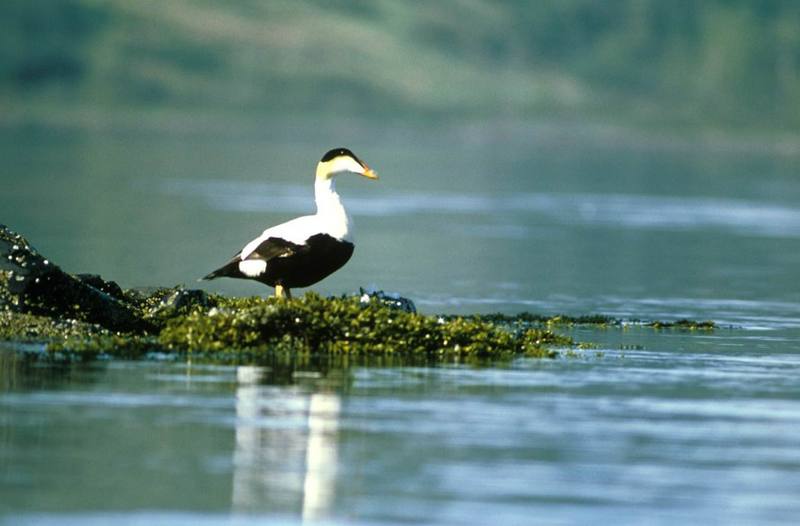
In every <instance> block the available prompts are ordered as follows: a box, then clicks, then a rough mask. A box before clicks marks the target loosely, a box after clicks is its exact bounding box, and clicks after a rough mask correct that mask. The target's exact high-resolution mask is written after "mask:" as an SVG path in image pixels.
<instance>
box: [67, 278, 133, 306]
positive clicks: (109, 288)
mask: <svg viewBox="0 0 800 526" xmlns="http://www.w3.org/2000/svg"><path fill="white" fill-rule="evenodd" d="M75 277H76V278H78V279H79V280H81V281H82V282H84V283H86V284H87V285H91V286H92V287H94V288H96V289H97V290H99V291H102V292H105V293H106V294H108V295H109V296H111V297H113V298H116V299H118V300H120V301H125V293H124V292H122V287H120V286H119V285H117V283H116V282H115V281H106V280H104V279H103V278H101V277H100V276H99V275H98V274H75Z"/></svg>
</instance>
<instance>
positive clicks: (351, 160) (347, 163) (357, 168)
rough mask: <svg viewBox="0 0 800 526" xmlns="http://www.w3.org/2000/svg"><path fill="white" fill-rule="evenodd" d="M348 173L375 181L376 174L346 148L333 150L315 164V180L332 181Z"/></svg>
mask: <svg viewBox="0 0 800 526" xmlns="http://www.w3.org/2000/svg"><path fill="white" fill-rule="evenodd" d="M344 172H350V173H354V174H358V175H363V176H364V177H366V178H368V179H377V178H378V174H376V173H375V171H374V170H373V169H372V168H370V167H369V166H367V163H365V162H364V161H362V160H361V159H359V158H358V157H356V155H355V154H354V153H353V152H351V151H350V150H348V149H347V148H334V149H333V150H330V151H329V152H328V153H326V154H325V155H323V156H322V159H320V161H319V164H317V180H320V179H323V180H328V179H332V178H333V177H334V176H336V175H339V174H340V173H344Z"/></svg>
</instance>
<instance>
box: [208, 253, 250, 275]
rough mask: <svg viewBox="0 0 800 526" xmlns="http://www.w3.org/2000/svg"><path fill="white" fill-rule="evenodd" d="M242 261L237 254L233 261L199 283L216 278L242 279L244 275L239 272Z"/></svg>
mask: <svg viewBox="0 0 800 526" xmlns="http://www.w3.org/2000/svg"><path fill="white" fill-rule="evenodd" d="M240 261H241V260H240V259H239V255H238V254H237V255H236V256H235V257H234V258H233V259H231V260H230V261H228V262H227V263H225V264H224V265H223V266H221V267H219V268H218V269H217V270H215V271H214V272H211V273H210V274H208V275H206V276H203V277H202V278H200V279H199V280H198V281H203V280H210V279H216V278H226V277H227V278H238V277H241V275H242V273H241V271H239V262H240Z"/></svg>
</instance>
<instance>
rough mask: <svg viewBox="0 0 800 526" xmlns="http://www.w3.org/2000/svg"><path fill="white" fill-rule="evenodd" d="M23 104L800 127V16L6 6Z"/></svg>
mask: <svg viewBox="0 0 800 526" xmlns="http://www.w3.org/2000/svg"><path fill="white" fill-rule="evenodd" d="M0 35H2V36H0V101H2V102H3V103H4V105H6V106H7V107H11V108H15V109H19V108H25V107H36V106H37V105H43V104H44V105H51V106H57V107H60V108H69V107H73V106H74V107H82V108H86V107H89V108H99V109H102V110H103V111H117V110H119V111H122V110H126V109H127V110H132V109H137V108H146V109H170V111H184V110H186V111H199V110H203V111H234V112H242V113H251V112H264V113H275V112H281V113H291V114H309V113H312V112H320V111H322V112H327V113H334V114H341V113H344V114H360V113H362V112H363V113H370V114H374V113H375V112H381V113H386V114H387V115H398V114H401V115H409V116H412V117H426V116H436V117H439V116H450V115H459V116H461V115H466V116H470V117H483V116H487V115H500V116H508V115H512V116H523V117H525V116H534V115H536V116H539V115H548V116H568V117H572V116H582V117H585V116H590V117H600V118H604V119H611V120H620V119H622V120H625V121H634V122H642V123H649V124H653V123H665V124H667V125H671V124H680V125H687V124H688V125H705V124H711V125H714V126H720V125H722V126H731V125H732V126H741V127H746V126H756V127H766V128H773V129H774V128H783V129H792V130H794V129H797V128H798V127H800V3H797V2H793V1H778V0H775V1H767V0H764V1H755V0H751V1H745V0H729V1H724V0H708V1H705V2H694V1H691V0H674V1H670V2H664V1H662V0H608V1H602V2H600V1H590V0H543V1H538V2H495V1H491V0H451V1H446V2H445V1H442V2H396V1H392V0H373V1H341V0H340V1H328V2H325V1H321V0H320V1H310V0H307V1H283V2H281V1H269V2H263V1H255V0H240V1H237V2H214V1H210V0H192V1H190V0H170V1H167V2H165V1H152V0H151V1H144V0H137V1H135V2H131V1H122V0H118V1H114V0H108V1H104V0H60V1H55V0H5V1H4V2H2V4H1V5H0Z"/></svg>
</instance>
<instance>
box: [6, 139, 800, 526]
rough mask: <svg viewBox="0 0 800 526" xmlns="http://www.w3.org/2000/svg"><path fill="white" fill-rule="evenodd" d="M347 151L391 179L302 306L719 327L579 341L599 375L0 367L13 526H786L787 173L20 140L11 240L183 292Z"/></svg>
mask: <svg viewBox="0 0 800 526" xmlns="http://www.w3.org/2000/svg"><path fill="white" fill-rule="evenodd" d="M331 128H332V129H333V128H334V127H333V126H331ZM330 137H338V138H339V139H338V140H339V141H340V142H341V143H342V144H344V145H348V146H350V147H352V148H353V150H354V151H355V152H356V153H357V154H359V155H361V156H362V157H363V158H364V159H365V160H366V161H367V162H369V163H370V164H371V165H373V166H374V167H375V168H376V169H377V170H378V171H379V172H380V174H381V176H382V179H381V181H379V182H378V183H374V184H373V183H370V182H366V181H362V180H357V179H356V178H351V179H343V180H341V181H340V184H339V189H340V192H341V193H342V195H343V198H344V200H345V204H346V205H347V206H348V207H349V208H350V210H351V212H352V214H353V216H354V219H355V221H356V224H357V239H358V241H357V248H356V254H355V256H354V258H353V260H352V261H351V262H350V263H349V264H348V266H347V267H345V269H343V270H342V271H341V272H339V273H337V274H336V275H334V276H332V277H331V278H329V279H328V280H326V281H325V282H323V283H322V284H320V285H319V286H318V287H315V290H318V291H320V292H322V293H330V294H339V293H342V292H349V291H354V290H356V289H357V288H358V287H359V286H371V287H376V288H382V289H385V290H389V291H397V292H400V293H402V294H404V295H406V296H409V297H411V298H413V299H414V300H415V301H416V302H417V304H418V306H419V307H420V309H421V310H423V311H425V312H455V313H458V312H490V311H504V312H518V311H521V310H531V311H535V312H541V313H557V312H566V313H569V314H587V313H605V314H611V315H616V316H621V317H625V318H645V319H653V318H658V319H676V318H681V317H691V318H699V319H713V320H716V321H717V322H719V323H721V324H723V325H724V327H723V328H722V329H719V330H716V331H714V332H713V333H683V332H677V331H665V332H655V331H652V330H649V329H642V328H628V329H625V330H622V329H608V330H590V329H575V330H574V336H575V337H576V338H578V339H579V340H582V341H591V342H595V343H597V346H598V348H597V349H596V350H594V349H593V350H590V351H584V352H581V353H580V354H579V356H577V357H562V358H559V359H557V360H548V361H539V360H518V361H515V362H513V363H510V364H496V365H494V366H491V367H485V368H474V367H467V366H457V365H448V366H441V367H433V368H431V367H419V366H412V365H409V364H402V363H391V364H354V363H350V364H347V363H329V362H325V363H316V362H315V363H293V364H285V363H282V364H268V365H263V366H241V367H218V366H205V365H197V364H186V363H171V362H155V361H154V362H142V363H127V362H98V363H93V364H85V365H72V366H52V365H51V366H47V365H42V364H33V363H30V362H29V361H27V360H26V359H25V358H24V356H22V355H20V354H18V353H14V352H13V351H11V350H10V349H8V348H7V347H8V345H6V346H5V347H6V348H5V350H3V351H0V388H1V389H0V522H5V523H8V524H65V523H66V524H87V523H88V524H106V523H108V522H109V521H110V520H114V521H117V522H120V523H136V524H138V523H148V524H149V523H163V522H171V523H185V524H198V523H199V524H204V523H207V524H216V523H232V524H240V523H241V524H250V523H253V524H256V523H257V524H283V523H299V522H302V521H306V522H316V521H321V522H322V523H333V524H351V523H352V524H386V523H408V522H412V523H415V522H425V523H440V524H485V523H486V520H487V518H491V520H492V521H493V522H495V523H498V524H530V523H545V524H551V523H552V524H570V523H614V524H626V523H630V524H634V523H635V524H641V523H648V524H674V523H685V524H696V523H700V522H702V523H711V524H734V523H738V524H779V523H785V524H794V523H796V522H797V520H798V517H800V500H798V498H797V495H800V382H798V381H797V378H798V375H799V374H800V294H798V285H797V283H798V282H800V280H798V278H799V277H800V275H799V273H798V271H797V269H798V268H800V266H799V265H800V179H798V178H797V176H796V174H797V173H798V168H800V166H798V165H800V163H799V162H798V160H797V159H796V158H791V157H788V158H787V157H781V156H774V155H766V154H755V153H750V154H744V153H737V152H735V151H731V150H728V149H724V148H723V149H717V150H715V151H713V152H709V151H707V150H704V149H703V148H692V147H688V146H686V145H682V146H681V145H678V147H675V145H669V144H667V145H663V144H659V145H656V146H657V147H656V146H654V145H653V144H650V145H648V146H643V145H637V146H636V147H629V148H619V147H611V146H609V145H608V144H605V143H604V142H603V141H584V140H583V139H582V138H581V137H580V136H579V137H573V136H572V135H571V134H570V133H569V131H567V132H564V133H562V134H553V133H552V132H547V133H544V132H543V131H542V130H541V129H538V128H527V127H521V126H505V125H504V126H500V125H498V126H495V127H475V126H451V127H446V128H441V129H422V130H417V129H408V128H402V127H400V128H392V131H378V132H375V131H373V130H365V129H362V127H360V126H358V125H357V124H352V123H351V124H350V125H348V126H343V127H342V128H341V129H337V130H336V133H332V132H331V131H330V130H326V129H325V128H324V127H323V128H322V129H320V128H319V127H315V128H313V129H302V130H300V129H296V130H290V131H289V132H285V131H283V132H281V133H278V132H276V131H274V130H267V131H265V134H264V136H263V137H259V138H258V139H257V140H256V139H253V138H252V137H247V138H242V137H229V138H226V139H219V138H217V137H214V138H208V137H199V136H195V137H189V138H186V137H175V136H166V137H163V136H162V137H157V138H151V137H148V136H141V135H139V134H133V135H132V136H127V135H126V136H122V135H120V134H92V133H71V134H45V135H43V134H36V133H18V132H17V133H10V132H5V133H4V134H3V135H2V136H0V155H1V156H2V159H3V160H4V161H3V165H2V172H1V173H0V177H2V181H3V185H4V191H3V192H2V193H0V211H2V212H0V222H4V223H7V224H8V225H9V226H11V227H12V228H15V229H17V230H18V231H20V232H23V233H25V234H27V235H28V236H29V238H30V239H31V240H32V242H33V243H34V245H35V246H36V247H37V248H38V249H39V250H40V251H42V252H43V253H44V254H46V255H47V256H48V257H50V258H51V259H52V260H54V261H56V262H58V263H60V264H61V265H62V266H63V267H64V268H65V269H67V270H68V271H77V272H86V271H91V272H97V273H100V274H102V275H104V276H105V277H107V278H109V279H115V280H117V281H118V282H119V283H120V284H121V285H123V286H126V287H128V286H139V285H164V284H175V283H187V284H190V285H191V286H195V285H194V279H195V278H196V277H198V276H201V275H203V274H204V273H206V272H207V271H208V270H209V269H211V268H214V266H215V265H216V264H218V263H220V262H222V261H223V260H224V259H225V258H226V257H228V256H229V255H230V254H232V253H234V252H235V251H236V250H238V249H239V248H240V246H241V245H242V244H243V243H244V242H245V241H247V240H249V239H250V238H251V237H252V236H254V235H256V234H257V233H258V232H260V230H262V229H263V228H264V227H266V226H269V225H271V224H274V223H276V222H279V221H282V220H286V219H288V218H290V217H292V216H293V215H297V214H301V213H306V212H310V211H311V203H312V200H311V177H312V175H311V174H312V171H313V167H314V164H315V162H316V160H317V158H318V157H319V156H320V155H321V154H322V153H323V152H324V151H325V150H326V149H327V148H329V147H332V146H338V144H330V140H329V138H330ZM203 286H204V287H207V288H208V290H213V291H219V292H225V293H229V294H257V293H265V292H266V289H263V288H261V287H259V286H253V285H250V284H247V283H237V282H233V281H228V282H225V281H218V282H214V283H211V284H208V285H206V284H204V285H203ZM387 365H388V366H387Z"/></svg>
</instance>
